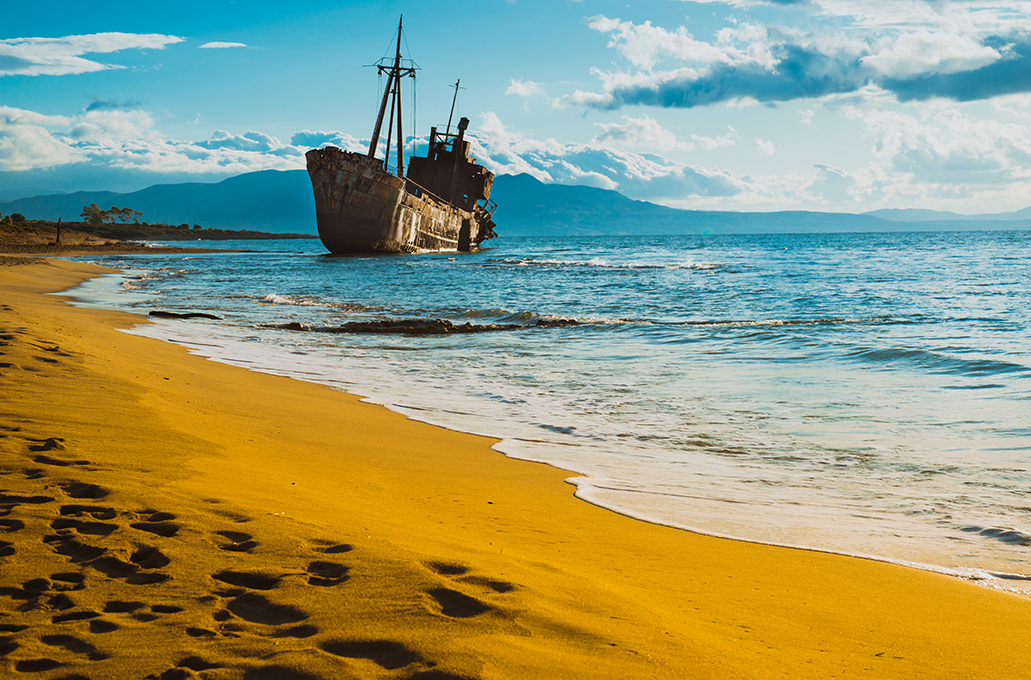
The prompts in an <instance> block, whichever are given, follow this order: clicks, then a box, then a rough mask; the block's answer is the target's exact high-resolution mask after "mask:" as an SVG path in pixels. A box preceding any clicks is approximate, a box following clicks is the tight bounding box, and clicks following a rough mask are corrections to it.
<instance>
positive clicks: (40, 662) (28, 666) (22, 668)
mask: <svg viewBox="0 0 1031 680" xmlns="http://www.w3.org/2000/svg"><path fill="white" fill-rule="evenodd" d="M63 665H64V664H63V663H61V662H60V661H57V660H56V659H46V658H44V659H23V660H21V661H19V662H18V663H16V664H14V670H16V671H18V672H19V673H43V672H45V671H52V670H54V669H55V668H60V667H61V666H63Z"/></svg>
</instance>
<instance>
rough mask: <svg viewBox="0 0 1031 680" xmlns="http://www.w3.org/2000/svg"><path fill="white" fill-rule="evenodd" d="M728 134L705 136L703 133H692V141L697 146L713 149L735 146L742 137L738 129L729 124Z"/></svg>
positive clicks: (708, 149) (707, 149)
mask: <svg viewBox="0 0 1031 680" xmlns="http://www.w3.org/2000/svg"><path fill="white" fill-rule="evenodd" d="M727 130H728V132H727V134H725V135H720V136H719V137H704V136H702V135H691V141H692V142H694V144H696V145H697V146H699V147H701V148H703V149H705V150H706V151H712V150H714V149H723V148H726V147H730V146H734V145H735V144H737V140H738V139H739V138H740V135H738V133H737V130H735V129H734V128H732V127H731V126H729V125H728V126H727Z"/></svg>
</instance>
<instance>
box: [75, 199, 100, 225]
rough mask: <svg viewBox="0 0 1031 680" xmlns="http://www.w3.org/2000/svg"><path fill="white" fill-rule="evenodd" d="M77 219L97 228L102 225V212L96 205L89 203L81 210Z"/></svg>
mask: <svg viewBox="0 0 1031 680" xmlns="http://www.w3.org/2000/svg"><path fill="white" fill-rule="evenodd" d="M79 217H81V218H82V221H83V222H85V223H86V224H89V225H90V226H93V227H99V226H100V225H101V224H103V223H104V211H103V210H101V209H100V206H99V205H97V204H96V203H90V204H89V205H87V206H86V207H85V208H83V209H82V212H81V213H79Z"/></svg>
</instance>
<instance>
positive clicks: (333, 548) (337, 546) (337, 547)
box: [315, 541, 354, 555]
mask: <svg viewBox="0 0 1031 680" xmlns="http://www.w3.org/2000/svg"><path fill="white" fill-rule="evenodd" d="M315 543H317V544H319V545H320V546H321V547H319V548H315V552H320V553H325V554H327V555H337V554H339V553H345V552H351V551H352V550H354V547H353V546H351V545H350V544H349V543H333V542H332V541H315Z"/></svg>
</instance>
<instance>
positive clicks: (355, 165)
mask: <svg viewBox="0 0 1031 680" xmlns="http://www.w3.org/2000/svg"><path fill="white" fill-rule="evenodd" d="M305 159H306V161H307V166H308V175H309V176H310V177H311V183H312V189H313V191H314V194H315V217H316V221H317V223H318V230H319V238H320V239H321V240H322V243H323V245H324V246H325V247H326V249H327V250H329V251H330V252H331V253H339V254H344V253H417V252H447V251H460V250H469V249H470V248H471V247H472V246H474V245H477V244H479V243H480V242H481V241H482V240H483V238H485V237H486V234H485V230H484V229H482V227H483V226H484V225H481V220H480V219H479V218H478V216H477V215H476V214H475V213H473V212H469V211H465V210H461V209H460V208H457V207H455V206H453V205H450V204H448V203H447V202H446V201H444V200H442V199H439V198H437V197H436V196H434V195H433V194H431V193H429V192H427V191H422V190H420V189H419V188H418V187H414V186H411V182H410V181H409V180H406V179H404V178H401V177H398V176H396V175H394V174H391V173H389V172H387V171H386V170H385V169H384V167H383V161H382V160H380V159H376V158H372V157H369V156H368V155H366V154H362V153H354V152H349V151H342V150H341V149H338V148H337V147H333V146H329V147H324V148H321V149H312V150H310V151H308V152H307V154H306V155H305Z"/></svg>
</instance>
